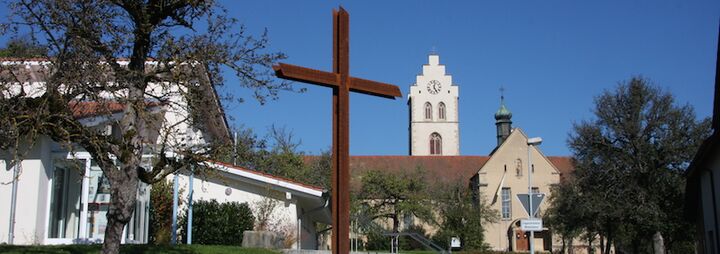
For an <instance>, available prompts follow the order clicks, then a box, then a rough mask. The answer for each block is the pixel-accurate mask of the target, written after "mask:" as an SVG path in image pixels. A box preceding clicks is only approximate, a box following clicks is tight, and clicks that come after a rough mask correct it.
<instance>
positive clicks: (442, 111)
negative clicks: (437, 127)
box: [438, 102, 445, 120]
mask: <svg viewBox="0 0 720 254" xmlns="http://www.w3.org/2000/svg"><path fill="white" fill-rule="evenodd" d="M438 119H440V120H445V103H442V102H440V104H438Z"/></svg>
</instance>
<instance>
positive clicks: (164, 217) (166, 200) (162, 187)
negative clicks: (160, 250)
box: [148, 181, 183, 244]
mask: <svg viewBox="0 0 720 254" xmlns="http://www.w3.org/2000/svg"><path fill="white" fill-rule="evenodd" d="M179 193H182V190H180V191H179ZM179 196H182V194H179ZM172 198H173V186H172V184H171V183H170V182H167V181H158V182H157V183H154V184H153V185H152V190H151V191H150V227H149V229H148V231H149V235H150V239H149V241H150V243H154V244H169V243H170V231H171V230H172V206H173V200H172ZM178 201H179V202H180V203H178V204H179V205H180V204H182V201H183V200H182V199H179V200H178Z"/></svg>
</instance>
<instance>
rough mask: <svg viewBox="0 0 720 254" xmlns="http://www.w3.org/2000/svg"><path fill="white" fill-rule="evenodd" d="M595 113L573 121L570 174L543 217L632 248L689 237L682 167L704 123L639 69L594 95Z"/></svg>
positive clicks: (562, 227) (563, 228)
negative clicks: (659, 239) (657, 240)
mask: <svg viewBox="0 0 720 254" xmlns="http://www.w3.org/2000/svg"><path fill="white" fill-rule="evenodd" d="M595 105H596V107H595V110H594V113H595V118H596V119H594V120H590V121H582V122H580V123H578V124H575V125H574V127H573V133H571V134H570V138H569V141H568V143H569V146H570V149H571V150H572V152H573V154H574V159H575V161H576V165H575V167H576V171H575V174H574V175H573V176H572V178H573V179H572V180H570V181H567V182H566V183H564V185H563V186H558V187H556V188H554V189H553V196H554V197H553V199H552V200H551V203H552V207H551V208H550V210H549V212H548V213H549V214H548V219H549V222H550V223H552V224H553V225H558V226H560V227H559V229H560V231H561V232H562V233H564V234H567V235H568V236H572V235H574V234H576V233H577V232H578V230H584V231H585V232H587V233H591V234H594V233H597V234H599V235H600V236H601V237H602V238H604V239H606V244H605V246H601V247H602V249H603V250H607V247H609V246H610V244H615V245H616V246H617V247H619V248H621V249H625V250H628V251H631V252H634V253H638V252H645V251H649V250H651V249H652V244H651V243H652V236H653V235H655V234H657V233H659V234H661V235H662V236H663V237H664V240H665V247H666V249H673V248H675V247H676V246H681V245H684V243H685V242H688V241H692V238H693V234H692V233H691V232H690V231H689V230H691V229H692V226H691V225H690V224H688V223H687V222H686V221H685V220H684V219H683V218H682V212H681V208H682V202H683V193H684V189H683V188H684V186H685V179H684V177H683V172H684V170H685V169H686V167H687V166H688V164H689V162H690V160H691V159H692V156H693V154H694V153H695V151H696V150H697V148H698V146H699V144H700V142H701V141H702V140H703V139H704V138H706V137H707V135H708V134H709V131H710V121H709V119H703V120H697V119H696V116H695V113H694V111H693V109H692V108H691V107H690V106H689V105H684V106H678V105H676V104H675V101H674V98H673V96H672V95H671V94H670V93H668V92H665V91H663V90H661V89H659V88H657V87H655V86H653V85H651V84H650V83H649V81H647V80H646V79H644V78H642V77H633V78H632V79H630V80H629V81H627V82H625V83H621V84H620V85H619V86H618V87H617V89H616V90H615V91H606V92H604V93H602V94H601V95H600V96H598V97H597V98H596V99H595Z"/></svg>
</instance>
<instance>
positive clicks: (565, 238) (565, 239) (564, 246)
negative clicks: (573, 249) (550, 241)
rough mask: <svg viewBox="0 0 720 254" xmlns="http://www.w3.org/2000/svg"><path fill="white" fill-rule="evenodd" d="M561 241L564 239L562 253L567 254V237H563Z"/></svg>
mask: <svg viewBox="0 0 720 254" xmlns="http://www.w3.org/2000/svg"><path fill="white" fill-rule="evenodd" d="M560 239H562V249H561V251H560V253H563V254H565V248H566V247H567V245H566V244H565V243H566V242H567V237H565V236H563V237H562V238H560Z"/></svg>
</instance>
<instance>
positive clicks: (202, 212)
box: [179, 200, 255, 246]
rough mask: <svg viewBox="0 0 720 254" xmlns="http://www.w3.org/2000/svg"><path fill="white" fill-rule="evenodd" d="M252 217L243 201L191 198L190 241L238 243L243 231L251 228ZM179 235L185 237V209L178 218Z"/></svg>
mask: <svg viewBox="0 0 720 254" xmlns="http://www.w3.org/2000/svg"><path fill="white" fill-rule="evenodd" d="M254 221H255V218H254V217H253V215H252V211H250V207H249V206H248V204H247V203H238V202H228V203H222V204H220V203H218V202H217V201H216V200H209V201H206V200H199V201H195V202H193V223H192V230H193V231H192V236H193V239H192V242H193V243H198V244H217V245H237V246H241V245H242V238H243V232H244V231H245V230H252V229H253V222H254ZM179 225H180V237H182V239H187V238H186V237H187V211H185V215H183V216H182V217H181V218H180V223H179Z"/></svg>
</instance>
